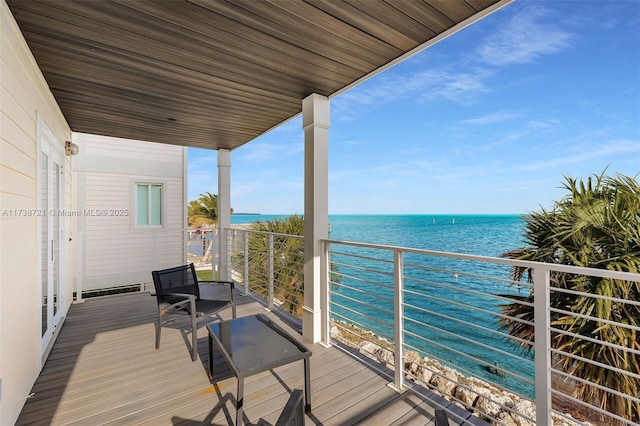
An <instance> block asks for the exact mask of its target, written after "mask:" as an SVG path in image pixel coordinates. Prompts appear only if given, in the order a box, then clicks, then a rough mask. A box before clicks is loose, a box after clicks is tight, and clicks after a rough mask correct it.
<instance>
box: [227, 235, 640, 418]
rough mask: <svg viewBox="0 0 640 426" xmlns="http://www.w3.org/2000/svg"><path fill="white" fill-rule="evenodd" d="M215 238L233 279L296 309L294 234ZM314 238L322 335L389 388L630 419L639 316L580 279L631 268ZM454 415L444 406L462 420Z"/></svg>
mask: <svg viewBox="0 0 640 426" xmlns="http://www.w3.org/2000/svg"><path fill="white" fill-rule="evenodd" d="M226 236H227V238H226V243H227V252H228V260H227V263H228V265H230V266H229V274H230V276H231V277H232V279H233V280H234V281H236V282H237V283H238V284H240V285H242V286H243V287H244V291H245V292H247V293H251V294H253V295H255V296H259V297H261V298H263V299H264V300H265V304H266V305H267V306H268V307H269V308H270V309H275V308H282V309H285V310H287V311H289V312H292V313H294V314H295V315H296V316H298V318H300V317H301V316H300V312H301V310H302V304H303V300H304V299H303V292H302V290H303V282H302V281H303V276H304V272H303V265H304V263H303V238H302V237H299V236H291V235H282V234H274V233H268V232H258V231H251V230H248V229H231V230H228V231H227V235H226ZM322 243H323V246H324V256H325V260H326V264H327V271H328V273H327V276H326V280H327V285H326V286H325V288H327V298H326V299H327V300H328V306H323V307H322V309H323V310H326V311H327V312H328V314H327V316H326V318H327V326H326V327H325V329H326V330H327V334H326V335H325V336H324V340H325V341H326V342H327V343H331V342H340V343H341V344H346V345H349V346H352V347H353V348H355V349H356V350H357V351H359V352H360V353H361V354H362V355H363V356H367V357H370V358H372V359H374V360H376V361H378V362H380V363H381V364H383V365H385V366H387V367H389V368H390V369H391V371H393V375H394V377H393V386H396V387H398V388H404V387H407V386H408V387H415V386H419V387H424V388H427V389H429V390H431V391H432V392H433V393H435V394H436V395H439V396H440V397H442V398H444V399H446V400H448V401H450V402H452V403H454V404H455V405H457V406H458V407H460V408H464V409H465V410H466V411H468V412H471V413H473V415H475V416H477V417H479V418H482V419H484V420H486V421H489V422H491V423H493V424H499V425H511V424H518V425H534V424H549V425H551V424H554V425H584V424H592V425H599V424H616V425H617V424H619V425H634V424H637V423H638V418H637V416H638V413H640V398H639V397H638V395H639V392H637V390H638V386H640V385H639V383H640V373H639V371H640V369H638V364H639V363H640V343H639V342H640V339H638V338H637V337H636V336H637V335H638V331H640V325H639V324H635V323H632V321H631V318H638V315H637V312H639V311H640V302H638V301H635V300H630V298H629V297H627V295H626V294H629V293H624V292H621V291H600V292H599V293H600V294H595V293H594V292H587V291H586V290H587V289H588V288H590V287H589V285H587V284H588V283H593V282H598V283H599V285H600V287H602V288H605V284H607V283H613V284H615V285H614V286H613V287H614V288H617V289H625V288H626V289H635V293H634V294H636V295H637V294H638V289H640V274H630V273H623V272H614V271H606V270H599V269H588V268H577V267H572V266H566V265H553V264H543V263H535V262H525V261H518V260H513V259H506V258H490V257H483V256H474V255H466V254H456V253H445V252H436V251H428V250H419V249H412V248H406V247H393V246H384V245H375V244H367V243H358V242H348V241H338V240H325V241H323V242H322ZM513 267H520V268H526V269H528V270H529V271H530V274H531V277H532V279H531V280H529V281H514V280H513V279H512V278H511V270H512V268H513ZM563 280H565V281H564V283H565V284H566V280H573V281H572V282H580V283H582V286H579V287H575V286H573V287H571V286H567V285H564V284H563ZM591 287H593V286H591ZM596 287H597V286H596ZM321 288H323V286H321ZM577 289H579V290H577ZM582 290H584V291H582ZM533 295H536V297H533ZM558 298H564V299H566V302H567V303H564V304H558V303H557V301H558ZM564 299H563V300H564ZM552 300H553V301H554V303H553V304H552V303H551V302H552ZM576 300H577V301H578V303H577V304H576V303H570V302H575V301H576ZM603 309H609V311H610V315H603V313H602V310H603ZM596 310H599V312H596ZM631 311H633V312H631ZM625 312H627V313H629V315H624V313H625ZM621 313H622V315H621ZM632 314H634V315H635V316H634V315H632ZM606 336H608V337H606ZM534 337H536V338H534ZM603 377H604V379H603ZM621 406H624V407H627V408H626V410H627V411H626V412H625V411H624V410H623V411H622V412H621V411H620V409H619V407H621ZM616 407H618V408H616ZM614 411H615V412H617V413H618V414H614ZM459 414H460V413H458V414H456V413H455V412H452V413H450V416H451V418H453V419H454V420H458V421H459V422H462V421H463V420H464V418H463V417H459V418H457V419H456V415H459Z"/></svg>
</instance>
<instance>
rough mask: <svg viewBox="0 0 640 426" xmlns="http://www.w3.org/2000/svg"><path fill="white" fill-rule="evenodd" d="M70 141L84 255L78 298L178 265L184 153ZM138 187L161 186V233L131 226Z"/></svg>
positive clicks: (80, 138)
mask: <svg viewBox="0 0 640 426" xmlns="http://www.w3.org/2000/svg"><path fill="white" fill-rule="evenodd" d="M74 140H75V142H76V143H77V144H78V146H79V148H80V153H79V154H78V155H77V156H76V157H74V164H73V166H74V173H77V188H78V196H77V203H78V204H77V209H78V211H79V213H80V216H79V217H78V219H79V220H78V229H77V232H76V237H77V238H79V239H81V241H82V247H83V249H82V253H81V263H80V265H79V266H80V267H79V268H76V274H77V276H76V283H80V284H81V286H82V289H83V290H84V291H87V290H95V289H101V288H107V287H115V286H122V285H130V284H143V283H151V271H152V270H154V269H160V268H165V267H171V266H176V265H180V264H182V263H184V262H185V246H184V244H185V233H184V231H183V230H184V228H185V227H186V210H185V198H184V197H185V192H186V190H185V175H184V165H185V162H186V149H185V148H183V147H179V146H174V145H163V144H155V143H150V142H141V141H133V140H126V139H117V138H108V137H104V136H97V135H86V134H74ZM136 182H140V183H143V182H149V183H161V184H162V185H163V197H164V200H163V213H164V217H163V226H162V227H159V228H140V227H137V226H136V225H135V205H134V204H135V188H134V185H135V183H136ZM98 211H106V212H107V215H106V216H103V215H100V216H97V215H94V214H95V212H98ZM123 211H126V212H128V214H125V215H122V214H120V213H121V212H123ZM112 213H113V214H112Z"/></svg>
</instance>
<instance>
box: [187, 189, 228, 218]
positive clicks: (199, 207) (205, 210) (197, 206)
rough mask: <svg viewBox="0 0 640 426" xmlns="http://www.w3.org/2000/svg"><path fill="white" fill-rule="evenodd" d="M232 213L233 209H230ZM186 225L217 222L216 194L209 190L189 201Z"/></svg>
mask: <svg viewBox="0 0 640 426" xmlns="http://www.w3.org/2000/svg"><path fill="white" fill-rule="evenodd" d="M231 213H233V209H231ZM187 216H188V218H189V219H188V225H189V226H190V227H200V226H207V225H215V224H217V223H218V196H217V195H216V194H212V193H210V192H205V193H204V194H200V197H199V198H198V199H197V200H191V201H189V204H188V206H187Z"/></svg>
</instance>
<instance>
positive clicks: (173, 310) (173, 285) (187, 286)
mask: <svg viewBox="0 0 640 426" xmlns="http://www.w3.org/2000/svg"><path fill="white" fill-rule="evenodd" d="M151 275H152V276H153V285H154V287H155V290H156V292H155V293H154V294H152V295H153V296H155V297H156V298H157V300H158V323H157V324H156V349H159V348H160V332H161V330H162V317H163V316H164V315H167V314H181V315H190V316H191V334H192V338H191V341H192V345H191V346H192V354H191V359H192V360H193V361H195V360H196V359H197V357H198V336H197V330H198V319H199V318H203V317H206V316H209V315H211V314H213V313H217V312H219V311H220V310H221V309H223V308H225V307H227V306H229V305H231V310H232V313H233V318H235V317H236V303H235V296H234V284H233V281H205V280H198V276H197V275H196V270H195V268H194V266H193V263H190V264H188V265H183V266H177V267H175V268H169V269H163V270H160V271H153V272H151ZM200 283H213V284H222V285H227V284H228V285H229V286H230V289H231V294H230V298H229V300H208V299H202V298H200Z"/></svg>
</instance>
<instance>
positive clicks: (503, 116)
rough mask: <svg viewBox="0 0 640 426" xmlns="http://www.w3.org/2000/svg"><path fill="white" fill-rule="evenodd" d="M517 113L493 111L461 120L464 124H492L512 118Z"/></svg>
mask: <svg viewBox="0 0 640 426" xmlns="http://www.w3.org/2000/svg"><path fill="white" fill-rule="evenodd" d="M517 117H518V114H515V113H511V112H494V113H491V114H486V115H483V116H480V117H475V118H469V119H467V120H463V121H462V122H463V123H465V124H478V125H484V124H493V123H501V122H503V121H508V120H511V119H513V118H517Z"/></svg>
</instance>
